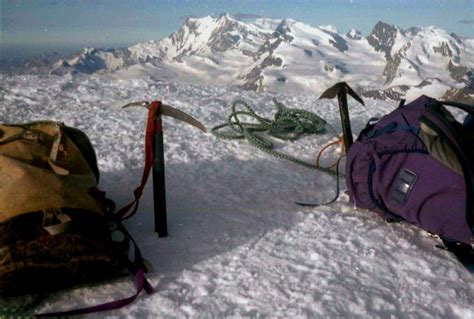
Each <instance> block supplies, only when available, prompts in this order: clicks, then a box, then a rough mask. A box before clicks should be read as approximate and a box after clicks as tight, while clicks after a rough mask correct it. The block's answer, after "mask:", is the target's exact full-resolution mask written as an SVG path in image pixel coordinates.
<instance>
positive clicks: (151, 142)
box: [117, 101, 206, 237]
mask: <svg viewBox="0 0 474 319" xmlns="http://www.w3.org/2000/svg"><path fill="white" fill-rule="evenodd" d="M137 105H138V106H144V107H146V108H148V119H147V126H146V131H145V165H144V168H143V175H142V180H141V184H140V186H138V187H137V188H136V189H135V191H134V196H135V199H134V200H133V201H132V202H130V203H129V204H127V205H126V206H125V207H123V208H122V209H120V210H119V211H118V212H117V216H118V217H119V218H120V219H122V220H123V219H127V218H130V217H132V216H133V215H135V213H136V212H137V210H138V203H139V201H140V198H141V197H142V195H143V189H144V188H145V185H146V182H147V180H148V176H149V175H150V170H151V169H152V168H153V174H152V175H153V201H154V214H155V232H157V233H158V236H159V237H166V236H168V227H167V214H166V185H165V158H164V147H163V124H162V121H161V115H167V116H170V117H173V118H175V119H178V120H180V121H183V122H185V123H188V124H190V125H193V126H195V127H197V128H198V129H200V130H202V131H203V132H206V128H205V127H204V126H203V125H202V124H201V123H200V122H199V121H198V120H196V119H194V118H193V117H191V116H190V115H188V114H186V113H184V112H182V111H180V110H178V109H175V108H173V107H171V106H169V105H166V104H162V103H161V102H160V101H153V102H151V103H149V102H136V103H130V104H127V105H125V106H124V108H126V107H129V106H137Z"/></svg>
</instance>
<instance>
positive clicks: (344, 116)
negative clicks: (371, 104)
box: [319, 82, 365, 152]
mask: <svg viewBox="0 0 474 319" xmlns="http://www.w3.org/2000/svg"><path fill="white" fill-rule="evenodd" d="M348 94H349V95H350V96H352V97H353V98H354V99H355V100H356V101H357V102H359V103H361V104H362V105H365V104H364V101H363V100H362V98H361V97H360V96H359V95H357V93H356V92H354V90H353V89H351V87H350V86H349V85H347V83H346V82H339V83H337V84H335V85H333V86H332V87H330V88H329V89H327V90H326V91H324V92H323V94H321V96H320V97H319V99H333V98H335V97H337V100H338V103H339V113H340V115H341V124H342V131H343V134H344V147H345V149H346V152H347V150H348V149H349V147H351V145H352V143H353V139H352V130H351V122H350V118H349V109H348V105H347V95H348Z"/></svg>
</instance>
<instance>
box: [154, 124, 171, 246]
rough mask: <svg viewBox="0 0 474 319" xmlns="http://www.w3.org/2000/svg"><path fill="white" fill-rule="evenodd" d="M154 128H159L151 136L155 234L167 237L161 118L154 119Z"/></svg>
mask: <svg viewBox="0 0 474 319" xmlns="http://www.w3.org/2000/svg"><path fill="white" fill-rule="evenodd" d="M155 125H156V127H159V128H161V129H160V130H159V131H158V130H157V131H156V132H155V135H154V136H153V154H155V156H154V158H153V168H152V178H153V203H154V215H155V232H156V233H157V234H158V237H167V236H168V221H167V219H168V218H167V210H166V178H165V176H166V175H165V155H164V154H165V152H164V143H163V126H162V121H161V116H158V117H157V118H155Z"/></svg>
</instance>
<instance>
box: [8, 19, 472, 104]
mask: <svg viewBox="0 0 474 319" xmlns="http://www.w3.org/2000/svg"><path fill="white" fill-rule="evenodd" d="M473 69H474V39H468V38H464V37H461V36H457V35H455V34H449V33H448V32H446V31H445V30H442V29H439V28H436V27H423V28H421V27H412V28H409V29H401V28H399V27H397V26H393V25H390V24H387V23H384V22H378V23H377V24H376V25H375V26H374V28H373V30H372V32H371V33H370V34H369V35H368V36H363V35H362V34H361V33H360V32H359V31H357V30H350V31H349V32H348V33H347V34H342V33H339V32H338V31H337V30H336V29H335V28H334V27H332V26H320V27H314V26H310V25H307V24H304V23H301V22H298V21H294V20H292V19H284V20H275V19H264V18H259V19H256V20H254V21H253V22H243V21H240V20H238V19H237V18H235V17H233V16H231V15H229V14H223V15H221V16H220V17H218V18H214V17H210V16H208V17H204V18H200V19H196V18H188V19H187V20H186V21H185V22H184V24H183V25H182V26H181V28H180V29H179V30H177V31H176V32H174V33H173V34H171V35H170V36H169V37H168V38H165V39H162V40H157V41H149V42H146V43H140V44H137V45H134V46H131V47H129V48H124V49H91V48H87V49H83V50H82V51H81V52H79V53H77V54H74V55H73V56H71V57H68V58H66V59H64V58H57V57H56V58H54V59H46V60H41V59H37V60H31V61H29V62H27V63H26V64H25V65H24V66H23V67H21V68H20V69H17V70H16V72H28V73H31V72H33V73H35V72H37V73H43V72H47V73H51V74H57V75H63V74H66V73H89V74H90V73H96V72H98V73H107V74H110V75H111V76H113V77H118V78H130V77H142V76H151V77H155V78H157V79H164V80H172V81H185V82H188V81H191V82H198V83H204V84H217V85H235V86H239V87H242V88H244V89H247V90H255V91H265V90H271V91H282V92H290V91H291V92H301V93H306V94H316V95H317V94H319V93H321V92H322V91H323V90H324V89H325V88H327V87H329V86H330V85H332V84H334V83H336V82H339V81H346V82H348V83H349V84H350V85H351V86H352V87H354V88H355V89H356V90H357V91H358V92H359V93H360V94H362V95H363V96H365V97H372V98H377V99H399V98H402V97H405V98H414V97H416V96H418V95H420V94H427V95H430V96H433V97H438V98H439V97H443V98H449V99H456V100H458V101H464V102H471V103H472V102H473V101H474V72H473Z"/></svg>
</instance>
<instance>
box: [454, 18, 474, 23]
mask: <svg viewBox="0 0 474 319" xmlns="http://www.w3.org/2000/svg"><path fill="white" fill-rule="evenodd" d="M458 22H459V23H462V24H474V19H463V20H459V21H458Z"/></svg>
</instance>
